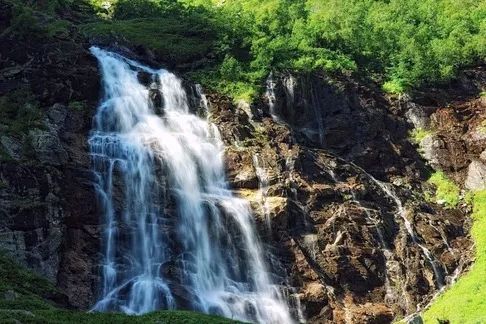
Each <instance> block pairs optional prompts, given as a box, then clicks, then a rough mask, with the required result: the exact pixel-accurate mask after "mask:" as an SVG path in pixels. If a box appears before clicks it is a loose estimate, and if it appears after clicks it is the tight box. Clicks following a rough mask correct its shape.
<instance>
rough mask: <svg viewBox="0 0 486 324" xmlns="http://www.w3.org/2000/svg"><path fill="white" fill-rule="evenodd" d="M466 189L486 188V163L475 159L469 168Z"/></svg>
mask: <svg viewBox="0 0 486 324" xmlns="http://www.w3.org/2000/svg"><path fill="white" fill-rule="evenodd" d="M464 186H465V187H466V189H469V190H483V189H486V164H485V163H484V162H482V161H479V160H474V161H472V162H471V164H469V167H468V169H467V177H466V182H465V183H464Z"/></svg>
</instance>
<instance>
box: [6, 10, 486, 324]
mask: <svg viewBox="0 0 486 324" xmlns="http://www.w3.org/2000/svg"><path fill="white" fill-rule="evenodd" d="M1 5H3V2H0V6H1ZM0 12H1V13H2V15H3V13H7V12H8V10H0ZM2 18H5V19H2V21H8V20H9V17H7V16H6V17H2ZM73 35H76V34H75V33H73V34H70V35H58V36H56V38H54V39H51V40H45V42H40V41H39V40H36V41H33V40H32V39H27V40H25V41H21V42H19V41H18V39H16V38H14V37H11V36H9V34H8V33H5V34H2V36H1V37H0V39H1V41H2V46H1V47H0V55H1V56H0V62H1V63H0V64H1V67H0V96H2V97H4V98H7V96H8V98H9V100H12V98H13V99H15V100H16V102H18V103H19V105H18V107H24V106H29V105H35V106H36V107H37V108H39V109H40V111H41V114H40V116H39V117H38V119H37V120H35V121H29V125H28V127H27V128H25V129H24V128H22V127H20V126H22V125H20V126H19V127H18V128H20V129H21V131H14V130H13V129H12V128H9V127H7V126H5V125H3V126H2V127H3V128H2V132H1V134H0V143H1V146H0V153H1V154H0V155H1V156H2V158H1V160H0V207H1V209H0V215H1V216H0V247H1V248H2V249H3V250H6V251H8V252H9V253H10V254H11V255H12V256H14V257H15V258H16V259H17V260H18V261H20V262H22V263H23V264H25V265H27V266H29V267H30V268H32V269H34V270H36V271H37V272H39V273H41V274H42V275H44V276H46V277H47V278H48V279H50V280H51V281H52V282H55V283H56V284H57V286H58V287H59V288H60V290H61V291H62V292H64V293H65V294H66V296H67V298H68V302H66V304H67V305H66V306H71V307H76V308H81V309H88V308H89V307H90V306H92V305H93V302H94V301H95V299H96V297H97V295H98V288H99V287H98V284H99V270H100V269H99V260H100V257H101V255H100V253H101V252H100V251H101V249H100V240H101V234H100V233H101V231H102V228H103V224H102V223H101V219H100V217H99V216H100V211H99V209H100V207H99V206H98V205H97V199H96V197H95V192H94V188H93V174H92V172H91V170H90V157H89V153H88V151H89V149H88V144H87V138H88V134H89V131H90V129H91V126H92V125H91V124H92V117H93V115H94V112H95V109H96V105H97V102H98V100H99V98H100V95H101V94H100V93H99V92H100V91H99V89H100V85H99V73H98V67H97V63H96V61H95V60H94V58H93V57H92V56H91V55H90V53H89V51H88V48H89V46H90V44H89V42H88V41H87V40H85V39H82V38H76V37H74V38H73ZM118 50H120V51H123V52H124V53H128V54H129V55H131V56H132V57H134V58H137V59H142V60H144V61H154V59H155V60H158V61H160V62H163V61H164V60H163V58H154V57H147V56H144V53H145V51H143V50H142V51H140V49H138V54H134V53H135V52H137V49H133V51H130V50H129V49H126V48H121V47H118ZM484 80H485V71H484V69H483V68H478V69H474V70H471V71H466V72H465V73H464V74H463V75H462V77H461V78H459V79H458V80H457V81H456V83H452V84H450V85H448V86H447V87H444V88H440V89H424V91H423V92H417V93H414V94H411V96H409V97H405V98H390V97H387V96H384V95H383V94H382V93H381V91H380V90H379V89H378V88H377V87H376V86H375V85H373V84H367V85H365V84H364V83H362V82H359V81H357V80H354V79H352V78H350V77H346V76H341V77H332V78H331V77H330V76H326V75H324V74H312V75H291V74H277V73H276V74H275V75H274V76H273V80H272V82H273V83H274V96H273V97H269V96H262V98H261V99H260V100H258V101H257V102H256V103H255V104H253V105H251V106H250V105H247V104H245V103H240V104H233V103H232V102H231V100H230V99H228V98H225V97H223V96H220V95H218V94H216V93H209V94H208V99H209V102H210V109H209V112H210V119H211V120H212V121H213V122H214V123H215V124H216V125H217V126H218V128H219V130H220V132H221V135H222V137H223V140H224V141H225V144H226V151H225V153H226V161H227V174H228V177H229V182H230V185H231V187H232V188H233V189H234V191H235V192H237V193H238V194H239V195H240V196H242V197H244V198H246V199H248V200H249V201H250V202H251V204H252V207H253V210H254V213H255V217H256V219H257V224H258V227H259V233H260V235H261V237H262V238H263V241H264V242H266V247H267V249H266V251H268V255H267V257H268V259H269V261H270V263H271V266H272V268H273V270H274V272H275V274H276V280H278V281H280V282H282V283H286V284H287V285H288V286H291V287H294V289H292V291H289V292H288V293H289V295H292V296H293V298H294V299H296V298H297V297H298V299H299V300H300V302H301V303H302V306H303V307H302V308H303V312H304V316H305V317H306V318H307V319H308V320H309V321H310V322H326V321H329V322H348V323H353V322H356V323H358V322H359V323H361V322H368V323H388V322H391V321H392V319H393V318H396V317H400V316H404V315H406V314H412V313H414V312H416V311H417V309H418V308H420V307H423V306H425V305H426V304H427V303H428V302H429V301H430V299H431V298H432V296H433V295H434V294H435V293H436V292H437V291H438V290H439V289H440V288H441V287H442V286H444V285H447V284H448V283H449V282H450V281H451V279H452V278H453V277H454V276H455V275H456V274H458V272H460V271H463V270H464V269H466V268H467V266H468V264H469V262H470V261H471V257H470V250H471V242H470V240H469V238H468V232H467V230H468V226H469V220H468V218H467V210H466V209H465V208H462V209H461V208H458V209H445V208H443V206H440V205H436V204H433V203H430V202H427V201H426V199H425V197H424V194H423V192H424V190H425V189H426V188H425V187H426V186H425V185H424V184H423V183H424V182H425V181H426V179H427V177H428V173H429V172H430V170H431V169H430V167H429V166H428V165H427V164H426V163H425V161H426V160H428V161H429V163H430V164H431V165H432V166H434V167H440V168H442V169H444V171H446V172H448V173H449V174H451V175H452V176H453V178H454V180H456V181H457V182H458V183H460V184H463V183H466V184H465V186H469V185H470V184H471V183H473V185H474V180H472V181H468V180H467V179H469V178H470V177H472V178H474V179H477V177H478V176H475V175H474V174H479V176H480V177H484V174H485V172H484V168H483V167H481V166H480V167H478V165H484V164H483V162H481V161H482V158H484V157H482V155H481V153H482V152H483V150H484V149H485V137H484V136H483V134H482V132H481V129H480V128H481V127H482V126H481V125H480V124H481V121H482V120H483V116H484V108H485V102H484V98H482V99H481V98H480V99H478V96H477V94H478V89H480V87H484V84H485V81H484ZM187 89H188V92H189V93H192V96H191V99H192V100H191V101H192V107H193V108H194V111H195V113H197V108H198V105H199V101H200V98H199V97H198V95H197V91H195V88H194V86H193V85H191V83H190V82H189V81H187ZM26 93H28V95H26ZM444 94H447V95H444ZM24 98H25V100H23V99H24ZM27 98H29V102H27ZM25 109H28V107H27V108H25ZM272 114H273V115H274V118H273V119H272V116H271V115H272ZM32 125H33V126H32ZM413 125H414V126H415V127H425V128H427V127H431V128H432V127H433V128H434V129H436V130H437V131H436V132H435V133H434V134H432V135H431V136H429V137H427V138H426V139H424V140H423V142H422V143H421V147H422V148H423V150H424V153H423V155H424V157H425V159H424V158H422V157H421V156H420V154H419V153H418V151H417V147H416V146H414V145H413V144H411V143H410V141H409V138H408V133H409V131H410V130H411V128H412V127H413ZM18 128H17V129H18ZM471 165H472V166H471ZM468 170H469V171H468ZM470 170H473V171H470ZM471 174H473V175H472V176H471ZM483 183H484V182H483ZM119 199H122V198H121V197H119ZM168 208H169V209H170V206H168ZM409 224H410V226H409Z"/></svg>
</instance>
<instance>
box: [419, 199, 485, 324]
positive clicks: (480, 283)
mask: <svg viewBox="0 0 486 324" xmlns="http://www.w3.org/2000/svg"><path fill="white" fill-rule="evenodd" d="M473 206H474V211H473V219H474V225H473V228H472V236H473V239H474V243H475V250H476V251H475V253H476V257H475V263H474V265H473V266H472V268H471V270H470V271H469V272H468V273H466V274H465V275H464V276H463V277H462V278H461V279H459V281H458V282H457V283H456V284H455V285H454V286H452V288H450V289H449V290H448V291H446V292H445V293H444V294H442V295H441V296H439V298H438V299H437V301H436V302H435V303H434V304H433V305H432V307H430V308H429V309H428V310H427V311H426V312H425V313H424V315H423V318H424V321H425V323H430V324H433V323H434V324H435V323H438V321H439V320H442V321H446V320H447V321H449V323H451V324H456V323H457V324H469V323H471V324H473V323H477V324H479V323H486V190H484V191H480V192H477V193H475V194H474V197H473Z"/></svg>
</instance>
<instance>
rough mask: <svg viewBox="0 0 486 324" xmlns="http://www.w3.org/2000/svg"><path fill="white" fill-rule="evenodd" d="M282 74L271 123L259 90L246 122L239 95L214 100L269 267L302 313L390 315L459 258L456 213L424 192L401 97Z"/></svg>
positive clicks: (235, 179) (419, 302)
mask: <svg viewBox="0 0 486 324" xmlns="http://www.w3.org/2000/svg"><path fill="white" fill-rule="evenodd" d="M288 79H292V86H293V90H292V91H290V90H288V89H287V90H285V89H279V86H277V88H276V92H277V95H276V102H274V104H275V105H276V106H274V107H273V108H274V111H273V113H274V114H276V116H275V115H274V119H275V121H274V120H272V118H270V116H269V111H268V110H266V109H267V108H266V106H265V99H264V100H263V102H262V103H260V104H259V105H256V106H255V107H253V108H252V109H251V110H252V111H253V114H252V115H253V117H254V118H253V120H252V119H251V118H250V116H248V109H244V107H243V106H242V105H238V106H233V105H231V104H230V103H229V102H227V101H225V100H223V99H222V98H219V97H217V96H216V97H213V98H211V99H212V100H211V102H212V103H213V107H214V109H215V111H213V112H212V115H213V116H214V118H215V122H216V123H217V124H218V126H219V127H220V129H221V131H222V135H223V137H224V138H225V141H226V144H227V145H228V148H227V150H226V155H227V161H228V175H229V177H230V181H231V184H232V186H233V187H234V189H235V190H236V191H237V192H239V193H240V195H242V196H243V197H245V198H246V199H248V200H250V201H251V202H252V206H253V210H254V211H255V212H256V214H257V217H258V218H259V220H260V222H259V224H260V227H261V229H260V231H261V233H262V235H264V236H265V240H264V241H265V242H268V244H269V250H271V251H273V252H274V253H275V254H276V255H278V256H279V257H278V258H277V259H279V260H281V261H280V262H275V263H276V264H274V267H275V268H276V269H280V270H281V271H280V275H281V277H282V278H285V279H282V280H287V283H289V284H290V285H291V286H294V287H296V292H295V293H294V295H295V296H294V297H295V298H297V297H298V298H300V300H301V302H302V304H303V305H304V308H305V315H306V317H307V318H309V319H310V321H311V322H314V321H315V322H326V321H328V322H338V323H340V322H356V323H362V322H363V323H389V322H391V321H392V319H393V318H395V317H396V316H402V315H405V314H411V313H414V312H415V311H416V309H417V308H420V307H424V306H425V305H426V304H427V303H428V302H429V301H430V299H431V297H432V296H433V295H434V294H435V292H437V291H438V290H439V289H440V288H441V287H442V286H443V285H445V284H448V283H449V282H450V281H451V280H453V278H454V275H455V273H456V271H460V270H461V269H463V267H465V266H466V265H467V264H468V262H469V260H468V258H467V255H468V252H469V249H470V242H469V240H468V239H467V238H466V235H467V233H466V230H465V222H466V217H465V215H464V214H463V213H462V212H461V211H459V210H443V209H442V208H441V207H439V206H436V205H432V204H429V203H427V202H426V201H425V199H424V197H423V196H422V194H421V192H422V189H421V183H422V182H423V181H425V180H426V174H427V173H428V172H429V171H428V169H427V167H426V165H425V164H424V163H423V161H422V159H421V158H420V156H419V155H418V153H417V152H416V150H415V149H414V148H413V147H412V145H411V144H410V142H409V140H408V131H409V129H410V128H411V126H410V125H409V124H407V122H406V120H405V118H404V117H401V115H400V114H401V112H400V107H397V106H395V105H394V104H393V102H389V101H388V100H387V99H386V98H384V97H380V95H379V93H378V92H377V91H375V90H374V89H369V88H365V87H363V86H361V85H358V84H356V83H354V82H352V80H341V81H340V83H337V84H336V81H334V82H333V84H331V83H329V82H328V81H327V80H326V79H327V78H326V77H325V76H319V75H314V76H300V77H299V76H297V77H296V76H293V77H289V76H282V77H281V79H280V80H282V81H279V80H277V81H276V83H277V85H279V84H280V87H285V85H286V83H288V82H289V81H286V80H288ZM309 80H313V81H312V82H310V81H309ZM309 84H312V87H311V89H310V90H309V89H306V87H307V86H309ZM321 90H322V91H321ZM290 93H291V94H292V95H289V94H290ZM319 118H320V119H321V120H320V121H317V120H316V119H319ZM324 125H325V126H324ZM321 126H322V128H321ZM319 133H321V134H319ZM321 139H322V141H321ZM235 143H236V144H235ZM255 156H257V157H259V158H260V159H261V160H263V161H265V165H263V166H262V165H261V163H260V165H258V166H256V165H255V162H254V161H255ZM252 166H253V170H252ZM259 168H260V169H261V168H263V169H264V170H263V172H265V173H266V182H267V184H268V187H267V188H265V189H264V192H262V186H261V184H260V186H259V185H258V180H259V179H260V178H261V175H259V174H258V173H261V172H262V170H259ZM260 180H261V179H260ZM268 218H270V220H271V221H270V227H269V226H268V222H267V221H266V219H268Z"/></svg>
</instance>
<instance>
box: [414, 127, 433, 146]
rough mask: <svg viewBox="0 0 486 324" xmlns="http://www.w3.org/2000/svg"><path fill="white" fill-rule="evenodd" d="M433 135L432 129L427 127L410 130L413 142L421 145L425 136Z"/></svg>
mask: <svg viewBox="0 0 486 324" xmlns="http://www.w3.org/2000/svg"><path fill="white" fill-rule="evenodd" d="M430 135H432V131H430V130H428V129H425V128H414V129H413V130H412V131H411V132H410V139H411V140H412V142H413V143H415V144H417V145H419V144H420V143H421V142H422V141H423V140H424V138H426V137H427V136H430Z"/></svg>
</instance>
